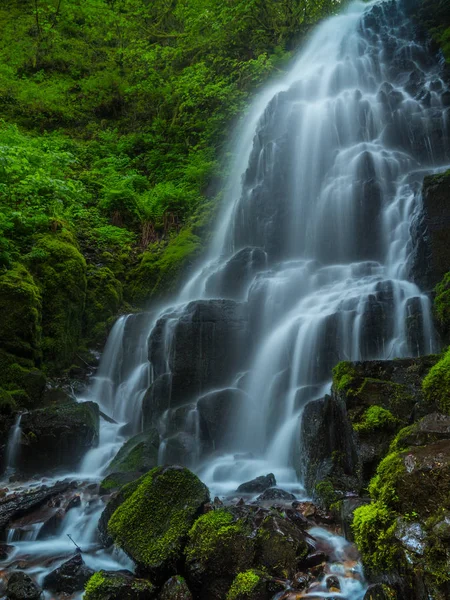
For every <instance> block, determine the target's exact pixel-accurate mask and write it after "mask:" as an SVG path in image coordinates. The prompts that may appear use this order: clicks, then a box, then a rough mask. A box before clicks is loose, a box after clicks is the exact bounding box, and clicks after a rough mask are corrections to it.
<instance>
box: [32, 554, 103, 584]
mask: <svg viewBox="0 0 450 600" xmlns="http://www.w3.org/2000/svg"><path fill="white" fill-rule="evenodd" d="M93 574H94V571H93V570H92V569H89V567H87V566H86V565H85V563H84V561H83V558H82V556H81V554H80V553H77V554H76V555H75V556H73V557H72V558H71V559H70V560H68V561H66V562H65V563H63V564H62V565H61V566H60V567H59V568H58V569H56V570H55V571H52V572H51V573H49V574H48V575H47V576H46V577H45V579H44V583H43V587H44V589H46V590H50V591H52V592H56V593H61V592H64V593H66V594H73V593H74V592H77V591H79V590H83V589H84V586H85V584H86V582H87V581H88V580H89V579H90V578H91V577H92V575H93Z"/></svg>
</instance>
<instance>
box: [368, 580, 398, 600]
mask: <svg viewBox="0 0 450 600" xmlns="http://www.w3.org/2000/svg"><path fill="white" fill-rule="evenodd" d="M392 594H395V596H394V597H396V596H397V594H396V592H395V590H394V589H393V588H389V587H388V586H387V585H385V584H381V583H376V584H375V585H370V586H369V587H368V589H367V592H366V593H365V595H364V600H390V599H391V598H392V597H393V595H392Z"/></svg>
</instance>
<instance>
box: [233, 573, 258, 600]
mask: <svg viewBox="0 0 450 600" xmlns="http://www.w3.org/2000/svg"><path fill="white" fill-rule="evenodd" d="M260 581H261V577H260V575H259V574H258V573H257V572H256V571H254V570H253V569H251V570H250V571H245V573H239V574H238V575H237V576H236V579H235V580H234V581H233V584H232V586H231V588H230V590H229V591H228V594H227V600H245V599H247V598H251V596H252V593H253V592H254V591H255V589H256V587H257V586H258V584H259V582H260Z"/></svg>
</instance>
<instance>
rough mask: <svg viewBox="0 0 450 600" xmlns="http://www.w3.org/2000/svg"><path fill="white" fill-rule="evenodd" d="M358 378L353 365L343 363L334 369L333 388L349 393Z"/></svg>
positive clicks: (346, 362)
mask: <svg viewBox="0 0 450 600" xmlns="http://www.w3.org/2000/svg"><path fill="white" fill-rule="evenodd" d="M356 376H357V373H356V371H355V368H354V367H353V364H352V363H351V362H348V361H342V362H340V363H339V364H337V365H336V366H335V367H334V369H333V386H334V387H335V389H336V390H338V391H340V392H348V391H349V389H350V386H351V384H352V383H353V381H354V379H355V377H356Z"/></svg>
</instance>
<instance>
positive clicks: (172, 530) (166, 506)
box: [108, 467, 209, 576]
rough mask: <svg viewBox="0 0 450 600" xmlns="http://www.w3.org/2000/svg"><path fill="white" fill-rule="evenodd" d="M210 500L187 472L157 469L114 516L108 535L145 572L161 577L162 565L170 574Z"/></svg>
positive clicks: (202, 486)
mask: <svg viewBox="0 0 450 600" xmlns="http://www.w3.org/2000/svg"><path fill="white" fill-rule="evenodd" d="M131 485H134V484H131ZM127 487H128V486H126V488H127ZM126 488H124V489H125V490H126ZM168 498H170V499H171V501H170V503H169V502H168V501H167V499H168ZM208 498H209V494H208V490H207V488H206V487H205V486H204V485H203V484H202V482H201V481H200V480H199V479H198V478H197V477H196V476H195V475H194V474H193V473H191V472H190V471H188V470H187V469H181V468H178V467H171V468H167V469H164V468H162V467H157V468H155V469H153V470H152V471H150V472H149V473H148V474H147V475H145V476H143V477H142V478H141V479H140V480H139V485H138V486H137V488H136V489H135V491H134V492H133V493H132V494H131V495H130V496H129V497H127V499H126V500H125V501H124V502H123V504H121V505H120V506H119V508H118V509H117V510H116V511H115V512H114V514H113V515H112V517H111V519H110V520H109V523H108V531H109V533H110V535H111V536H112V538H113V539H114V541H115V543H117V544H118V545H119V546H121V547H122V548H123V549H124V550H125V552H127V554H128V555H129V556H130V557H131V558H132V559H133V560H134V561H135V562H137V563H138V564H139V565H140V567H141V568H142V569H145V570H149V571H155V572H156V574H157V575H158V572H159V571H160V570H161V566H162V565H164V566H165V567H166V568H167V569H168V570H169V571H170V570H171V569H174V568H175V565H176V563H177V561H178V560H179V558H180V555H181V551H182V549H183V546H184V541H185V539H186V536H187V534H188V532H189V529H190V528H191V526H192V524H193V521H194V520H195V518H196V516H197V514H198V512H199V510H200V509H201V507H202V505H203V504H204V503H205V502H207V500H208ZM161 574H164V573H163V572H162V571H161V572H159V576H161Z"/></svg>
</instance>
